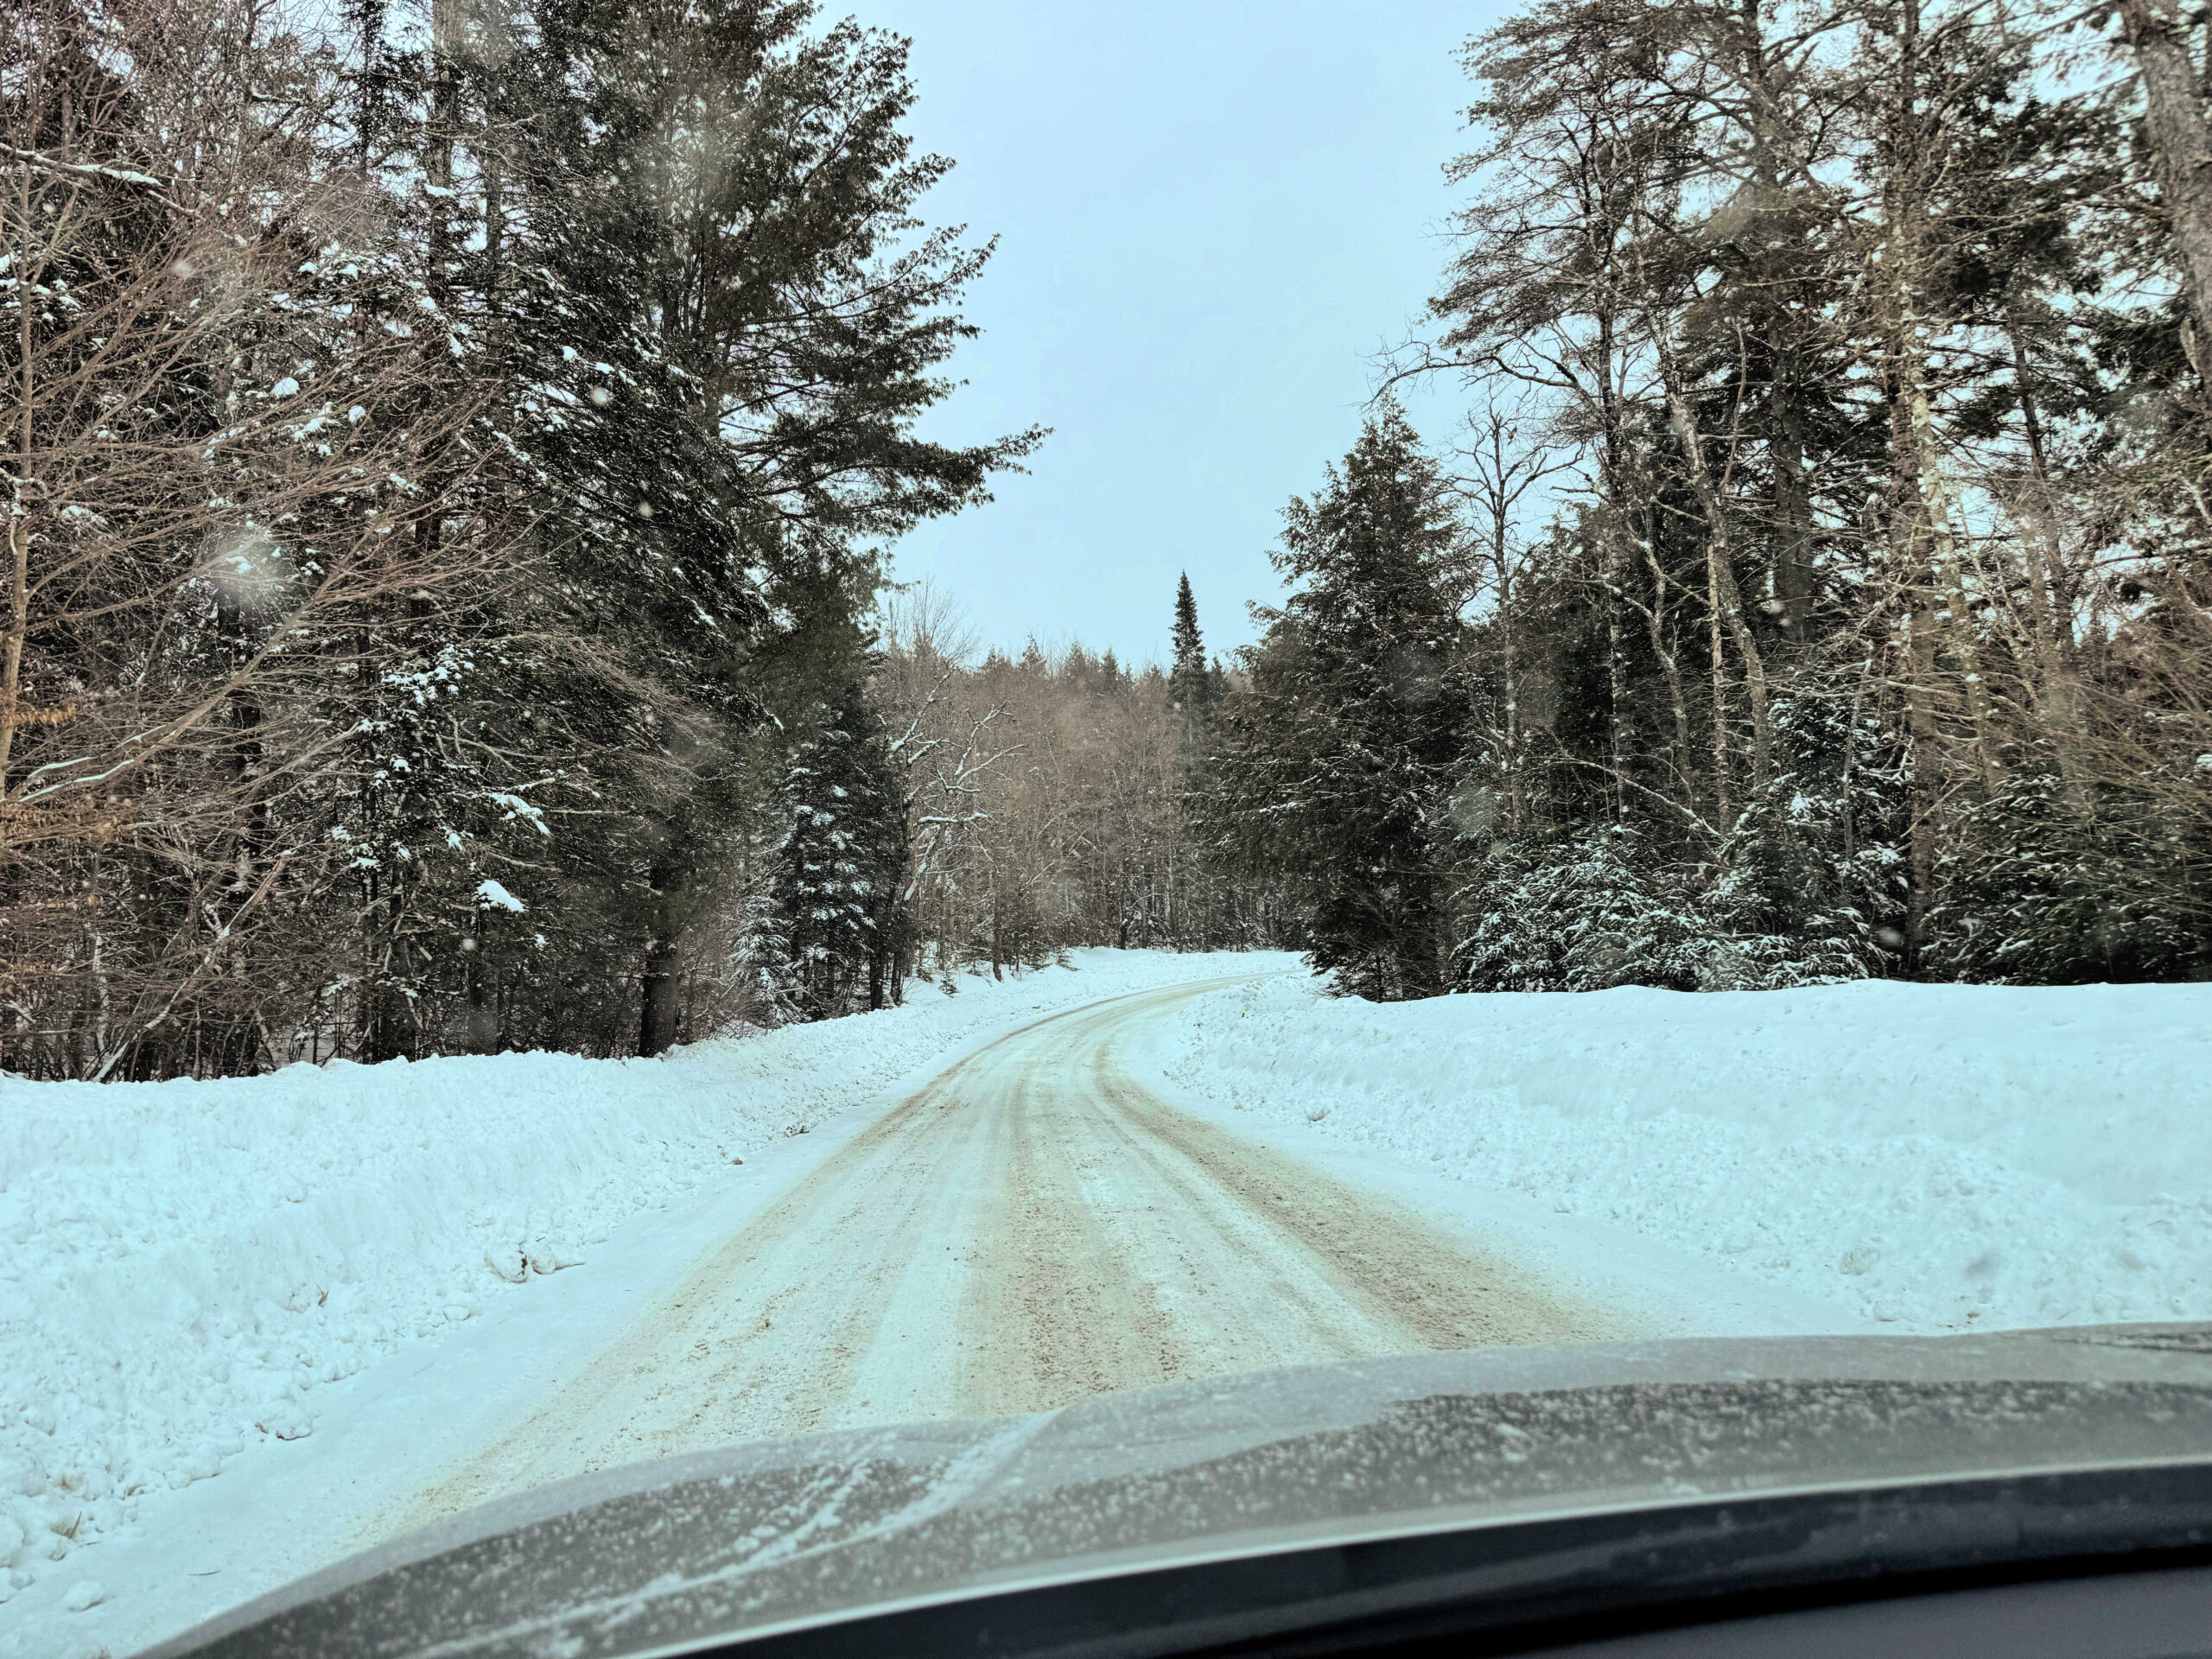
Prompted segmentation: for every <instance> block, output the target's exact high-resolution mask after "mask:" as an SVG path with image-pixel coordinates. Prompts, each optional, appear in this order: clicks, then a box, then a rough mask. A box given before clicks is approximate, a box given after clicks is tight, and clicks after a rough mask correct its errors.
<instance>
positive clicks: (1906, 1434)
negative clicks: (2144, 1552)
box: [148, 1325, 2212, 1659]
mask: <svg viewBox="0 0 2212 1659" xmlns="http://www.w3.org/2000/svg"><path fill="white" fill-rule="evenodd" d="M2207 1457H2212V1325H2116V1326H2101V1327H2087V1328H2081V1327H2077V1328H2070V1329H2065V1330H2057V1331H2045V1332H2005V1333H1993V1334H1989V1335H1980V1336H1974V1337H1948V1338H1880V1337H1834V1338H1774V1339H1763V1340H1681V1341H1669V1342H1648V1343H1632V1344H1578V1345H1574V1346H1566V1347H1555V1348H1531V1349H1483V1350H1474V1351H1467V1352H1463V1353H1448V1354H1422V1355H1414V1356H1408V1357H1402V1358H1393V1359H1383V1360H1371V1361H1357V1362H1346V1363H1338V1364H1332V1365H1319V1366H1306V1367H1300V1368H1296V1369H1291V1370H1277V1371H1266V1372H1258V1373H1253V1374H1250V1375H1246V1376H1235V1377H1226V1378H1219V1379H1214V1380H1211V1381H1205V1382H1198V1383H1180V1384H1176V1385H1173V1386H1170V1387H1166V1388H1160V1389H1147V1390H1143V1391H1141V1392H1134V1393H1128V1394H1121V1395H1106V1396H1103V1397H1101V1398H1098V1399H1095V1400H1091V1401H1089V1402H1084V1403H1083V1404H1081V1405H1077V1406H1072V1407H1069V1408H1066V1409H1065V1410H1061V1411H1057V1412H1048V1413H1042V1414H1035V1415H1031V1416H1025V1417H1017V1418H1010V1419H1004V1420H1001V1421H988V1422H944V1423H926V1424H919V1425H915V1426H912V1427H899V1428H889V1429H881V1430H865V1431H854V1432H847V1433H831V1434H821V1435H813V1436H809V1437H806V1438H804V1439H797V1440H775V1441H763V1442H756V1443H753V1444H750V1445H744V1446H732V1447H729V1448H728V1449H727V1450H725V1451H721V1452H712V1453H707V1454H702V1455H696V1456H691V1457H686V1458H680V1459H670V1460H668V1461H665V1462H661V1463H653V1464H645V1465H636V1466H633V1467H631V1468H627V1469H623V1470H618V1471H604V1472H601V1473H598V1474H594V1475H589V1476H586V1477H583V1478H579V1479H576V1480H572V1481H566V1482H563V1483H561V1484H558V1485H555V1486H550V1487H546V1488H544V1489H542V1490H540V1491H535V1492H532V1493H530V1494H528V1495H527V1496H525V1497H522V1498H518V1499H513V1500H509V1501H506V1502H503V1503H494V1504H491V1505H487V1506H486V1507H485V1508H483V1509H481V1510H476V1511H474V1512H472V1513H471V1514H469V1515H467V1516H461V1517H459V1518H457V1519H455V1520H453V1521H450V1522H444V1523H442V1524H441V1525H440V1526H438V1527H435V1528H433V1529H429V1530H426V1531H423V1532H421V1533H417V1534H415V1535H410V1536H409V1537H407V1538H404V1539H401V1540H398V1541H394V1542H392V1543H390V1544H386V1545H384V1546H382V1547H380V1548H377V1549H375V1550H372V1551H370V1552H368V1553H366V1554H362V1555H359V1556H357V1557H355V1558H353V1560H348V1561H346V1562H344V1563H342V1564H340V1565H339V1566H337V1567H332V1568H330V1569H328V1570H327V1571H325V1572H323V1573H318V1574H316V1575H315V1576H314V1577H312V1578H309V1579H307V1580H302V1581H301V1582H300V1583H298V1584H296V1585H294V1586H290V1587H289V1588H288V1589H286V1590H284V1591H282V1592H277V1594H275V1595H273V1596H270V1597H265V1598H264V1599H261V1600H259V1601H257V1602H253V1603H251V1604H248V1605H245V1606H243V1607H240V1608H238V1609H237V1610H235V1611H232V1612H231V1613H229V1614H227V1615H225V1616H224V1617H222V1618H219V1619H217V1620H215V1621H213V1622H212V1623H210V1624H207V1625H203V1626H201V1627H200V1629H198V1630H194V1631H192V1632H189V1633H188V1634H187V1635H185V1636H182V1637H177V1638H175V1639H174V1640H172V1641H169V1642H166V1643H162V1645H160V1646H159V1647H157V1648H156V1649H151V1650H150V1653H149V1656H148V1659H157V1656H158V1659H168V1656H183V1655H187V1654H191V1655H202V1656H208V1659H213V1656H226V1659H244V1656H247V1655H263V1654H276V1653H285V1654H311V1653H325V1654H338V1653H346V1654H378V1655H385V1654H389V1655H394V1656H397V1655H404V1654H421V1653H427V1652H431V1651H435V1652H436V1653H438V1654H441V1655H453V1656H459V1655H469V1656H487V1659H488V1656H507V1655H515V1656H523V1655H531V1656H545V1655H558V1656H561V1659H594V1656H607V1659H613V1656H636V1655H641V1654H648V1653H672V1652H682V1651H684V1650H686V1649H689V1648H691V1647H693V1646H696V1645H699V1644H702V1643H705V1642H707V1641H709V1640H710V1639H713V1638H715V1637H733V1636H746V1635H751V1636H765V1635H767V1634H769V1633H771V1632H776V1631H792V1630H804V1629H806V1628H809V1627H810V1626H815V1625H820V1624H830V1623H835V1622H837V1621H840V1620H842V1619H846V1618H852V1617H855V1616H856V1615H859V1614H861V1613H865V1612H871V1611H881V1610H885V1609H888V1608H894V1607H899V1606H913V1605H925V1604H928V1603H931V1602H943V1601H947V1600H953V1599H960V1598H965V1597H970V1596H975V1595H978V1594H982V1593H986V1592H999V1591H1004V1590H1007V1589H1010V1588H1014V1587H1017V1586H1034V1585H1044V1584H1050V1583H1057V1582H1065V1581H1067V1580H1075V1579H1084V1578H1096V1577H1104V1576H1107V1575H1110V1574H1116V1573H1128V1572H1132V1571H1138V1570H1142V1569H1145V1568H1147V1567H1158V1566H1161V1565H1165V1564H1183V1563H1189V1562H1193V1561H1201V1560H1224V1559H1234V1558H1241V1557H1246V1556H1262V1555H1266V1554H1270V1553H1274V1552H1281V1551H1285V1550H1292V1549H1296V1548H1300V1546H1301V1545H1306V1544H1312V1543H1315V1542H1321V1541H1332V1542H1341V1541H1346V1540H1352V1539H1360V1538H1383V1537H1389V1536H1403V1535H1411V1534H1422V1533H1428V1532H1441V1531H1445V1530H1447V1529H1464V1528H1466V1527H1469V1526H1471V1525H1495V1526H1508V1525H1513V1524H1518V1523H1525V1522H1531V1521H1535V1520H1539V1519H1542V1518H1547V1517H1560V1516H1577V1515H1588V1514H1592V1513H1593V1512H1599V1511H1609V1510H1649V1509H1657V1508H1660V1507H1663V1506H1667V1505H1680V1504H1685V1503H1698V1502H1703V1501H1707V1500H1711V1499H1713V1498H1714V1497H1755V1496H1757V1495H1760V1494H1770V1493H1784V1492H1805V1491H1821V1490H1832V1489H1852V1490H1858V1489H1865V1488H1869V1487H1878V1486H1885V1485H1891V1486H1894V1485H1898V1484H1909V1483H1915V1482H1930V1481H1936V1480H1942V1479H1952V1478H1961V1477H1970V1476H1984V1475H1996V1474H2006V1475H2011V1474H2019V1473H2025V1472H2035V1471H2065V1470H2078V1469H2084V1468H2109V1467H2113V1466H2116V1465H2159V1464H2171V1463H2177V1462H2188V1461H2191V1460H2195V1459H2204V1458H2207Z"/></svg>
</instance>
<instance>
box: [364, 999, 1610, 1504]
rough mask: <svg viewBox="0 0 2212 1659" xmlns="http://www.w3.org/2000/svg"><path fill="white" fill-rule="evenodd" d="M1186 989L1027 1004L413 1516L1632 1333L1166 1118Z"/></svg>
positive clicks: (1294, 1167) (1217, 1132) (1526, 1275)
mask: <svg viewBox="0 0 2212 1659" xmlns="http://www.w3.org/2000/svg"><path fill="white" fill-rule="evenodd" d="M1226 983H1234V982H1233V981H1211V982H1201V983H1199V984H1196V985H1183V986H1174V987H1171V988H1166V989H1164V990H1160V991H1151V992H1144V993H1140V994H1138V995H1134V996H1125V997H1120V998H1116V999H1115V1000H1114V1001H1109V1002H1104V1003H1098V1004H1094V1005H1092V1006H1091V1007H1086V1008H1082V1009H1077V1010H1076V1011H1075V1012H1073V1013H1071V1014H1062V1015H1059V1016H1057V1017H1055V1018H1052V1019H1048V1020H1042V1021H1039V1023H1038V1024H1036V1025H1033V1026H1031V1027H1027V1028H1025V1029H1024V1030H1022V1031H1020V1032H1017V1033H1014V1034H1013V1035H1011V1036H1008V1037H1005V1038H1002V1039H1000V1040H999V1041H997V1042H995V1043H994V1044H992V1045H990V1046H988V1047H986V1048H983V1049H982V1050H980V1051H978V1052H976V1053H974V1054H972V1055H970V1056H969V1057H968V1058H966V1059H964V1060H963V1061H961V1062H960V1063H958V1064H957V1065H954V1066H952V1067H950V1069H949V1070H947V1071H944V1073H943V1074H942V1075H940V1076H939V1077H937V1078H936V1079H935V1080H933V1081H932V1082H931V1083H930V1084H928V1085H926V1086H925V1088H923V1089H922V1090H919V1091H918V1093H916V1094H914V1095H913V1096H910V1097H909V1098H908V1099H906V1101H904V1102H902V1103H900V1104H899V1105H898V1106H896V1107H894V1108H893V1109H891V1110H890V1111H889V1112H887V1113H886V1114H885V1115H884V1116H883V1117H882V1118H880V1120H878V1121H877V1122H875V1123H874V1124H872V1125H870V1126H869V1127H868V1128H867V1129H866V1130H864V1131H862V1132H861V1134H860V1135H857V1136H856V1137H855V1139H854V1140H853V1141H851V1142H850V1143H849V1145H847V1146H846V1147H843V1148H842V1150H841V1151H839V1152H838V1153H837V1154H835V1155H834V1156H832V1157H831V1158H829V1159H828V1160H826V1161H824V1162H823V1164H822V1165H820V1166H818V1167H817V1168H816V1169H815V1170H814V1171H813V1172H812V1173H810V1174H809V1175H807V1176H806V1177H804V1179H801V1180H799V1181H798V1182H797V1183H796V1184H795V1185H793V1186H792V1187H791V1190H790V1191H789V1192H786V1193H785V1194H784V1195H783V1196H782V1197H781V1198H779V1199H778V1200H777V1201H776V1202H775V1203H773V1204H772V1205H770V1206H769V1207H768V1208H767V1209H766V1210H765V1211H762V1212H761V1213H760V1215H758V1216H757V1217H754V1219H753V1221H752V1222H751V1224H748V1225H747V1226H746V1227H745V1228H743V1229H742V1230H740V1231H738V1232H736V1233H734V1234H733V1235H732V1236H730V1237H729V1238H728V1239H727V1240H725V1241H724V1242H723V1243H721V1245H719V1246H717V1247H716V1248H715V1249H713V1250H711V1251H709V1253H708V1254H707V1255H705V1256H703V1257H702V1259H701V1260H700V1262H699V1263H698V1264H697V1266H696V1268H694V1269H693V1271H692V1272H691V1273H690V1275H689V1276H688V1277H687V1278H686V1279H685V1280H684V1281H683V1283H682V1284H681V1285H680V1286H679V1287H677V1289H676V1290H675V1291H674V1292H673V1293H672V1294H671V1295H670V1296H668V1298H667V1299H666V1300H664V1301H663V1302H662V1303H660V1304H659V1305H658V1306H651V1307H648V1308H644V1309H641V1310H640V1313H639V1318H638V1319H637V1320H636V1321H635V1322H634V1324H633V1325H632V1326H631V1327H630V1329H629V1330H628V1331H627V1332H625V1333H624V1334H623V1335H622V1336H620V1338H617V1339H616V1340H615V1341H614V1342H613V1344H611V1345H610V1346H609V1347H608V1348H607V1349H606V1350H605V1351H602V1352H601V1354H600V1355H599V1356H598V1357H596V1358H595V1359H594V1360H593V1361H592V1362H591V1363H590V1364H589V1365H588V1366H587V1367H585V1368H584V1370H582V1372H580V1373H579V1374H578V1375H577V1376H575V1377H574V1378H573V1379H571V1380H570V1382H569V1383H568V1384H566V1385H565V1386H564V1387H563V1389H561V1390H560V1391H559V1392H558V1393H557V1394H556V1395H554V1397H552V1398H551V1399H550V1400H548V1401H546V1402H544V1403H543V1405H542V1406H541V1407H539V1408H537V1410H536V1411H534V1412H533V1413H531V1414H530V1415H529V1416H527V1417H526V1418H524V1420H522V1421H519V1422H518V1423H516V1424H514V1425H513V1426H512V1427H511V1428H510V1429H509V1430H508V1431H507V1432H506V1433H504V1434H503V1435H502V1436H501V1437H500V1438H499V1440H498V1441H497V1442H496V1443H495V1444H493V1446H490V1447H488V1448H486V1450H485V1451H484V1452H482V1453H481V1454H480V1455H479V1456H477V1457H475V1458H474V1459H470V1460H469V1461H468V1462H467V1463H466V1464H464V1465H461V1466H460V1467H458V1468H456V1469H454V1470H453V1471H450V1472H449V1473H448V1475H447V1476H446V1477H445V1478H442V1479H441V1480H440V1481H439V1482H438V1483H437V1484H435V1485H434V1486H433V1487H432V1488H430V1490H429V1491H426V1492H424V1493H423V1495H422V1496H421V1497H420V1498H419V1499H418V1500H417V1501H416V1503H415V1504H414V1505H412V1506H411V1510H410V1513H409V1514H407V1515H406V1516H400V1517H395V1519H396V1520H397V1521H398V1522H400V1523H401V1524H402V1525H403V1526H411V1525H420V1524H423V1523H426V1522H429V1521H432V1520H435V1519H437V1518H439V1517H441V1516H446V1515H450V1514H454V1513H456V1512H457V1511H459V1510H462V1509H465V1508H467V1507H470V1506H472V1505H473V1504H474V1503H479V1502H481V1501H484V1500H486V1499H488V1498H491V1497H499V1496H503V1495H505V1494H507V1493H510V1492H515V1491H524V1490H527V1489H529V1488H531V1487H533V1486H537V1485H540V1484H544V1483H546V1482H549V1481H553V1480H557V1479H561V1478H564V1477H567V1476H569V1475H574V1474H580V1473H582V1472H584V1471H587V1470H590V1469H595V1468H605V1467H611V1466H614V1465H620V1464H625V1463H632V1462H636V1461H639V1460H640V1459H648V1458H658V1457H665V1456H671V1455H673V1454H675V1453H677V1452H690V1451H698V1450H703V1449H706V1448H708V1447H710V1446H722V1445H728V1444H730V1443H732V1442H734V1441H742V1440H759V1439H765V1438H769V1437H773V1436H779V1435H785V1434H797V1433H808V1432H810V1431H813V1430H817V1429H830V1428H853V1427H865V1426H868V1425H870V1424H876V1423H893V1422H911V1421H923V1420H926V1419H931V1418H947V1417H977V1416H996V1415H1001V1414H1008V1413H1014V1412H1024V1411H1035V1410H1043V1409H1048V1408H1053V1407H1058V1406H1064V1405H1067V1404H1070V1403H1071V1402H1075V1401H1077V1400H1081V1399H1084V1398H1087V1397H1089V1396H1090V1395H1095V1394H1099V1393H1103V1392H1105V1391H1107V1390H1109V1389H1128V1388H1142V1387H1147V1386H1150V1385H1152V1384H1155V1383H1172V1382H1177V1381H1180V1380H1184V1379H1187V1378H1192V1377H1202V1376H1219V1375H1225V1374H1227V1373H1230V1372H1233V1371H1240V1370H1254V1369H1257V1368H1261V1367H1266V1366H1271V1365H1287V1364H1296V1363H1306V1362H1310V1361H1315V1360H1326V1359H1337V1358H1347V1357H1359V1356H1371V1355H1382V1354H1394V1353H1407V1352H1413V1351H1420V1350H1424V1349H1451V1348H1465V1347H1473V1346H1478V1345H1480V1344H1491V1343H1540V1342H1560V1341H1573V1340H1578V1339H1582V1338H1605V1337H1612V1336H1619V1335H1624V1334H1630V1333H1627V1332H1623V1331H1622V1330H1621V1329H1620V1328H1619V1325H1618V1320H1617V1319H1615V1318H1614V1317H1612V1316H1609V1315H1606V1314H1605V1313H1601V1312H1599V1310H1596V1309H1594V1308H1592V1307H1589V1306H1583V1305H1581V1304H1579V1303H1578V1302H1576V1301H1575V1300H1573V1298H1572V1297H1570V1296H1567V1295H1565V1294H1560V1293H1559V1292H1556V1291H1554V1290H1553V1289H1551V1288H1548V1287H1546V1286H1545V1285H1544V1284H1542V1283H1541V1282H1540V1281H1538V1279H1537V1278H1536V1277H1535V1275H1533V1274H1531V1273H1530V1272H1529V1271H1528V1270H1527V1269H1525V1268H1520V1267H1517V1266H1516V1264H1514V1263H1513V1262H1509V1261H1507V1260H1504V1259H1503V1258H1502V1257H1500V1256H1498V1255H1495V1254H1492V1253H1491V1252H1489V1251H1487V1250H1485V1249H1482V1248H1480V1247H1478V1246H1476V1245H1474V1244H1473V1243H1471V1242H1470V1241H1468V1240H1466V1239H1465V1238H1463V1237H1459V1236H1454V1235H1452V1234H1451V1233H1449V1232H1446V1230H1443V1229H1440V1228H1439V1227H1436V1226H1434V1225H1432V1224H1430V1223H1428V1222H1427V1221H1425V1220H1423V1219H1421V1217H1418V1216H1416V1215H1414V1214H1413V1213H1412V1212H1411V1211H1408V1210H1406V1209H1405V1208H1404V1207H1403V1206H1402V1205H1397V1204H1395V1203H1393V1202H1392V1201H1390V1200H1389V1199H1386V1198H1380V1197H1378V1196H1376V1194H1374V1193H1371V1192H1364V1191H1362V1190H1360V1189H1358V1188H1357V1187H1354V1186H1351V1185H1347V1184H1346V1183H1344V1182H1343V1181H1341V1180H1338V1179H1335V1178H1333V1177H1332V1176H1330V1175H1329V1174H1327V1173H1325V1172H1323V1171H1321V1170H1319V1169H1318V1168H1316V1167H1315V1166H1313V1165H1311V1164H1309V1163H1306V1162H1305V1161H1303V1160H1300V1159H1297V1158H1294V1157H1291V1156H1289V1155H1287V1154H1283V1153H1281V1152H1278V1151H1274V1150H1270V1149H1269V1148H1268V1147H1263V1146H1261V1145H1259V1144H1258V1143H1256V1142H1255V1141H1250V1140H1248V1139H1246V1138H1244V1137H1243V1136H1241V1135H1235V1134H1232V1133H1231V1132H1230V1131H1229V1130H1227V1129H1224V1128H1219V1127H1217V1126H1216V1125H1215V1124H1213V1123H1211V1122H1207V1121H1206V1120H1205V1119H1203V1118H1199V1117H1197V1116H1192V1114H1190V1113H1188V1112H1185V1111H1183V1110H1181V1109H1178V1108H1177V1107H1174V1106H1173V1105H1171V1104H1169V1103H1166V1101H1163V1100H1161V1099H1160V1098H1159V1097H1158V1096H1156V1095H1154V1094H1153V1093H1152V1092H1150V1091H1149V1090H1147V1089H1146V1088H1145V1087H1144V1086H1143V1085H1142V1084H1140V1083H1139V1082H1137V1081H1136V1080H1135V1077H1132V1076H1131V1075H1130V1069H1129V1067H1128V1065H1127V1063H1126V1061H1125V1059H1124V1050H1125V1046H1126V1045H1127V1044H1128V1042H1129V1041H1130V1040H1131V1039H1133V1038H1134V1037H1135V1035H1136V1034H1137V1033H1139V1032H1140V1031H1141V1027H1142V1025H1143V1022H1144V1021H1145V1020H1146V1019H1147V1017H1148V1016H1150V1015H1152V1014H1155V1013H1157V1012H1158V1011H1160V1009H1162V1008H1164V1007H1166V1006H1167V1005H1169V1004H1170V1003H1172V1002H1173V1001H1178V1000H1179V999H1181V998H1183V997H1187V996H1190V995H1195V994H1197V993H1198V992H1200V991H1203V990H1207V989H1212V988H1219V987H1220V986H1221V985H1224V984H1226Z"/></svg>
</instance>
